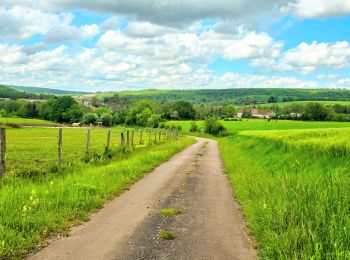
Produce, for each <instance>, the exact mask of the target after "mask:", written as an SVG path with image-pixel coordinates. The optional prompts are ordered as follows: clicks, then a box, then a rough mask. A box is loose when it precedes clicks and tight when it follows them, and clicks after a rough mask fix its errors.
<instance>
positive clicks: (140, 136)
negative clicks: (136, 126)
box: [140, 129, 143, 144]
mask: <svg viewBox="0 0 350 260" xmlns="http://www.w3.org/2000/svg"><path fill="white" fill-rule="evenodd" d="M142 143H143V142H142V129H140V144H142Z"/></svg>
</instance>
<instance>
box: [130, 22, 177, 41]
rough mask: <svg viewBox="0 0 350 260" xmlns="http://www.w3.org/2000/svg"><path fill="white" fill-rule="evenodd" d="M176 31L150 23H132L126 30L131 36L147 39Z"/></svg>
mask: <svg viewBox="0 0 350 260" xmlns="http://www.w3.org/2000/svg"><path fill="white" fill-rule="evenodd" d="M176 31H177V30H175V29H173V28H171V27H166V26H161V25H157V24H152V23H149V22H130V23H129V24H128V26H127V28H126V29H125V32H126V33H127V34H129V35H132V36H138V37H145V38H152V37H156V36H160V35H164V34H169V33H172V32H176Z"/></svg>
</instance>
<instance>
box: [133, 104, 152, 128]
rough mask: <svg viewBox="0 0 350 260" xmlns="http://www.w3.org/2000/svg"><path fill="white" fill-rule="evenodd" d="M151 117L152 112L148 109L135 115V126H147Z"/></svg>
mask: <svg viewBox="0 0 350 260" xmlns="http://www.w3.org/2000/svg"><path fill="white" fill-rule="evenodd" d="M151 116H152V111H151V109H149V108H148V107H147V108H145V109H144V110H143V111H142V112H141V113H138V114H137V115H136V125H138V126H147V124H148V119H149V118H150V117H151Z"/></svg>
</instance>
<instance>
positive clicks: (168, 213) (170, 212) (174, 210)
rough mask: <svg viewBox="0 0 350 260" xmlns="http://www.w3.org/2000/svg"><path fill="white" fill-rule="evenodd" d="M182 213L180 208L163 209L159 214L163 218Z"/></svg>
mask: <svg viewBox="0 0 350 260" xmlns="http://www.w3.org/2000/svg"><path fill="white" fill-rule="evenodd" d="M182 212H183V210H182V209H181V208H165V209H162V210H160V214H161V215H162V216H163V217H169V216H174V215H179V214H181V213H182Z"/></svg>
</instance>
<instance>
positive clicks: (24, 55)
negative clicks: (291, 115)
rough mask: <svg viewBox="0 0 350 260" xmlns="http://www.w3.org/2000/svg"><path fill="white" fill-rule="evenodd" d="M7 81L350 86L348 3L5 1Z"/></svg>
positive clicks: (0, 24)
mask: <svg viewBox="0 0 350 260" xmlns="http://www.w3.org/2000/svg"><path fill="white" fill-rule="evenodd" d="M0 84H8V85H17V86H32V87H47V88H57V89H67V90H77V91H79V90H80V91H119V90H136V89H149V88H157V89H170V88H174V89H209V88H210V89H215V88H220V89H222V88H267V87H268V88H350V0H332V1H329V0H264V1H262V0H216V1H209V0H142V1H141V0H128V1H125V0H100V1H97V0H77V1H69V0H50V1H44V0H0Z"/></svg>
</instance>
